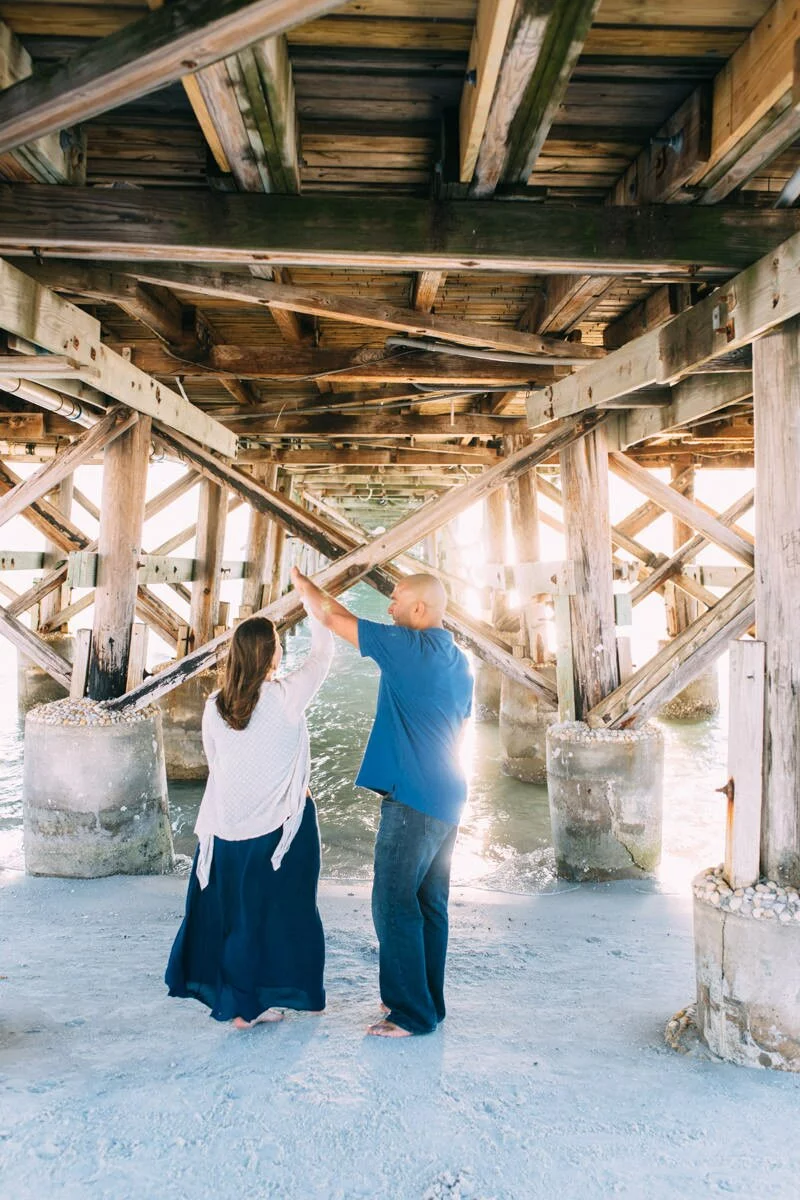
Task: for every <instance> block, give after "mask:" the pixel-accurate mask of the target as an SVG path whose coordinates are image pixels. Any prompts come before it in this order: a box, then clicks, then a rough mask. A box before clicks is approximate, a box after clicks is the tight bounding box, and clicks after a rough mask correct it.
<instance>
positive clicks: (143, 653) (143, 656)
mask: <svg viewBox="0 0 800 1200" xmlns="http://www.w3.org/2000/svg"><path fill="white" fill-rule="evenodd" d="M147 635H148V629H147V626H146V625H145V624H144V623H143V622H142V621H137V622H136V623H135V624H134V626H133V630H132V633H131V651H130V656H129V658H128V678H127V680H126V683H125V691H126V692H129V691H130V690H131V688H135V687H138V686H139V684H140V683H141V682H142V680H143V679H144V670H145V666H146V663H147Z"/></svg>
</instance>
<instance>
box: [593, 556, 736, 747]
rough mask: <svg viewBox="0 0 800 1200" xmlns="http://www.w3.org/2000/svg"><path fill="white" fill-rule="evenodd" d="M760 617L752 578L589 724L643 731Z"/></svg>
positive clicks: (627, 683)
mask: <svg viewBox="0 0 800 1200" xmlns="http://www.w3.org/2000/svg"><path fill="white" fill-rule="evenodd" d="M754 613H755V582H754V579H753V575H752V574H751V575H749V576H748V577H747V579H743V580H742V582H741V583H740V584H737V586H736V587H735V588H732V589H731V591H729V592H728V594H727V595H726V596H724V597H723V598H722V599H721V600H720V601H719V602H718V603H717V604H715V605H714V607H713V608H711V609H709V610H708V611H707V612H705V613H703V614H702V616H700V617H698V618H697V620H696V621H694V622H693V623H692V624H691V625H690V626H689V628H688V629H686V630H684V632H683V633H682V634H679V635H678V637H676V638H674V639H673V640H672V641H671V642H670V643H669V644H668V645H667V646H666V647H665V648H664V649H663V650H661V651H659V653H658V654H656V655H655V656H654V657H653V658H651V659H650V661H649V662H647V663H645V665H644V666H643V667H640V669H639V670H638V671H636V672H635V673H634V674H633V675H632V676H631V677H630V679H628V680H626V681H625V683H624V684H622V685H621V686H620V687H618V688H617V689H616V691H615V692H612V693H611V695H609V696H606V697H605V699H604V700H602V701H601V702H600V704H598V705H597V706H596V707H595V708H594V709H593V710H592V711H591V712H590V713H589V714H588V717H587V718H586V720H587V722H588V724H589V725H591V726H594V727H601V726H605V727H606V728H609V729H625V728H629V727H635V726H640V725H642V724H643V723H644V722H645V721H646V720H647V719H648V717H650V716H652V714H653V713H654V712H655V711H656V710H657V709H658V708H659V707H660V706H661V705H662V704H666V702H667V701H668V700H671V699H672V698H673V696H677V694H678V692H680V691H682V689H683V688H684V687H686V685H687V684H689V683H691V681H692V680H693V679H695V678H696V677H697V676H698V675H700V674H701V673H702V672H703V671H705V670H706V668H707V667H709V666H711V664H712V663H713V662H715V661H716V659H717V658H719V656H720V655H721V654H723V653H724V652H725V650H726V649H727V647H728V643H729V642H730V641H731V639H732V638H738V637H740V636H741V635H742V634H743V633H745V632H746V631H747V630H748V629H749V628H750V626H751V625H752V623H753V616H754Z"/></svg>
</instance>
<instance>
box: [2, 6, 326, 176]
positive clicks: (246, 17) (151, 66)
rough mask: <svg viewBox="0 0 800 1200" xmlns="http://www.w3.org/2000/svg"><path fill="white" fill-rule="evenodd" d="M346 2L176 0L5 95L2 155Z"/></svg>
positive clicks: (3, 99) (10, 89)
mask: <svg viewBox="0 0 800 1200" xmlns="http://www.w3.org/2000/svg"><path fill="white" fill-rule="evenodd" d="M340 3H341V0H222V2H220V0H177V2H176V3H175V4H171V5H168V6H167V7H164V8H160V9H157V10H156V11H155V12H152V13H150V14H149V15H148V16H145V17H142V18H141V20H139V21H136V22H134V23H133V24H131V25H126V26H125V27H124V28H123V29H121V30H120V31H119V32H118V33H113V34H111V35H110V36H108V37H106V38H103V39H102V40H101V41H99V42H97V43H95V44H94V45H92V46H90V47H89V48H88V49H87V50H84V51H80V52H79V53H78V54H75V55H73V56H72V57H71V58H69V59H67V61H66V62H65V63H63V65H60V66H57V67H56V68H55V69H54V70H53V71H51V72H50V73H49V74H48V75H45V76H36V77H32V78H30V79H27V80H23V81H22V82H20V83H17V84H15V85H14V86H13V87H12V88H9V89H8V90H7V91H6V92H5V93H3V94H2V95H0V153H2V152H3V151H6V150H13V149H15V148H16V147H17V146H21V145H24V144H25V143H26V142H29V141H31V140H32V139H34V138H37V137H41V136H42V135H44V134H48V133H53V132H55V131H57V130H59V129H61V128H63V127H64V125H77V124H79V123H80V122H82V121H86V120H88V118H89V117H92V116H96V115H97V114H98V113H101V112H107V111H108V110H109V109H111V108H118V107H119V106H120V105H121V104H125V103H127V102H130V101H131V100H135V99H137V98H138V97H139V96H146V95H148V94H149V93H151V92H154V91H157V90H158V89H159V88H163V87H165V86H166V85H167V84H169V83H173V82H175V81H177V80H178V79H181V78H182V77H183V76H184V75H186V74H187V71H196V70H198V69H200V68H202V67H205V66H207V65H208V64H209V63H212V62H216V61H217V60H218V59H220V58H225V57H226V56H227V55H229V54H235V53H236V52H237V51H238V50H239V49H241V48H242V47H246V46H249V45H251V44H252V43H253V42H255V41H257V40H258V39H260V38H264V37H269V36H272V35H275V34H278V33H282V32H284V30H286V29H288V28H290V27H291V26H292V25H295V24H300V23H301V22H303V21H307V20H310V19H311V18H312V17H315V16H317V15H318V14H319V13H323V12H325V11H327V10H330V9H332V8H336V7H338V6H339V4H340Z"/></svg>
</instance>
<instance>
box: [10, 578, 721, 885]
mask: <svg viewBox="0 0 800 1200" xmlns="http://www.w3.org/2000/svg"><path fill="white" fill-rule="evenodd" d="M351 598H352V607H353V608H354V609H356V611H358V613H359V614H360V615H362V616H366V617H370V618H374V619H378V620H380V619H385V614H386V601H385V600H384V599H383V598H382V597H380V596H378V595H377V594H376V593H375V592H373V591H372V590H371V589H369V588H368V587H366V586H365V585H360V586H359V587H357V588H356V589H354V590H353V592H352V593H351ZM308 645H309V635H308V629H307V626H306V625H302V626H300V627H299V628H298V631H297V633H296V635H295V636H291V637H290V638H289V639H288V645H287V652H286V657H285V659H284V662H285V666H286V669H289V670H290V669H291V668H292V666H294V665H296V664H299V662H300V661H302V658H303V656H304V654H305V653H306V650H307V648H308ZM720 673H721V674H720V678H721V681H724V679H725V678H726V673H727V665H726V663H725V662H724V661H723V662H722V663H721V664H720ZM377 678H378V677H377V668H376V667H375V665H374V664H373V663H372V662H370V661H369V660H366V659H361V658H360V657H359V655H358V653H357V652H356V651H355V650H354V649H353V648H352V647H350V646H348V645H346V644H344V643H342V642H338V643H337V650H336V658H335V660H334V665H333V668H332V670H331V673H330V675H329V677H328V679H327V680H326V682H325V684H324V686H323V688H322V690H321V692H320V693H319V695H318V697H317V699H316V701H315V703H314V705H313V707H312V708H311V709H310V711H309V728H310V730H311V739H312V753H313V775H312V784H313V788H314V793H315V795H316V798H317V802H318V805H319V813H320V824H321V828H322V839H323V864H322V870H323V874H324V875H325V876H327V877H333V878H337V879H350V878H352V879H354V878H362V879H363V878H369V876H370V874H371V858H372V844H373V840H374V836H375V829H376V825H377V816H378V807H379V802H378V799H377V797H376V796H374V795H373V794H372V793H371V792H367V791H364V790H362V789H360V788H355V787H354V786H353V780H354V778H355V775H356V772H357V770H358V765H359V762H360V760H361V754H362V752H363V749H364V745H365V743H366V740H367V735H368V732H369V728H370V723H371V720H372V715H373V712H374V707H375V698H376V695H377ZM723 690H724V689H723ZM723 700H724V696H723ZM661 728H662V730H663V732H664V736H665V741H666V770H665V787H664V793H665V805H664V856H663V862H662V867H661V872H660V878H661V882H662V885H663V886H664V887H665V888H667V889H669V890H673V889H681V888H684V887H685V886H686V884H687V883H688V881H689V879H690V878H691V876H692V875H693V874H694V873H695V872H696V871H698V870H700V869H701V868H703V867H706V866H709V865H711V864H712V863H717V862H719V861H721V858H722V854H723V838H724V815H725V802H724V797H723V796H721V795H719V794H716V793H715V791H714V789H715V788H717V787H720V786H721V785H722V784H723V783H724V782H725V779H726V769H725V757H726V740H727V713H726V712H725V711H724V710H723V712H722V713H721V714H720V716H719V717H717V718H716V719H714V720H711V721H704V722H699V723H697V724H677V723H675V724H670V723H666V722H662V723H661ZM466 753H467V761H468V767H469V771H470V776H471V785H470V799H469V804H468V807H467V810H466V813H465V817H464V821H463V824H462V827H461V833H460V835H459V842H458V846H457V850H456V855H455V860H454V875H453V878H454V882H457V883H470V884H473V885H477V886H480V887H486V888H492V889H499V890H506V891H518V892H534V891H541V890H543V889H549V888H551V887H552V886H553V884H554V880H555V874H554V856H553V849H552V846H551V843H550V820H549V815H548V807H547V791H546V789H545V788H543V787H535V786H533V785H531V784H525V783H520V782H518V781H517V780H515V779H509V778H508V777H506V776H504V775H503V773H502V770H501V761H500V747H499V739H498V731H497V726H496V725H493V724H474V725H473V726H472V727H471V730H470V736H469V739H468V744H467V748H466ZM201 795H202V785H197V784H185V783H176V784H173V785H172V786H171V788H170V805H171V814H172V826H173V831H174V836H175V848H176V850H178V851H180V852H181V853H184V854H191V853H193V851H194V845H195V839H194V835H193V833H192V828H193V825H194V820H195V816H196V813H197V807H198V805H199V803H200V798H201ZM0 866H8V867H13V868H17V869H21V867H22V722H21V720H20V719H19V717H18V715H17V704H16V656H15V654H14V652H13V650H12V649H11V648H10V646H9V645H8V643H6V642H4V641H2V640H0Z"/></svg>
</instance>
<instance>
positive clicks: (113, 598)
mask: <svg viewBox="0 0 800 1200" xmlns="http://www.w3.org/2000/svg"><path fill="white" fill-rule="evenodd" d="M149 455H150V421H149V420H148V419H147V418H146V417H143V418H141V419H140V420H139V421H138V422H137V424H136V425H135V426H134V427H133V428H132V429H129V430H128V432H127V433H124V434H122V436H121V437H119V438H117V439H116V441H114V442H112V443H111V444H110V445H109V446H107V447H106V450H105V454H104V462H103V486H102V498H101V503H100V532H99V534H98V539H97V552H98V555H99V564H98V578H97V587H96V589H95V605H94V622H93V626H92V652H91V655H90V659H89V674H88V681H87V691H88V694H89V695H90V696H91V697H92V699H93V700H107V699H109V698H110V697H111V696H119V695H121V694H122V693H123V692H124V691H125V682H126V679H127V676H128V657H129V651H130V642H131V630H132V627H133V617H134V612H135V609H136V598H137V585H136V571H137V566H138V560H139V552H140V550H141V545H142V524H143V521H144V504H145V489H146V486H147V464H148V459H149Z"/></svg>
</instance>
